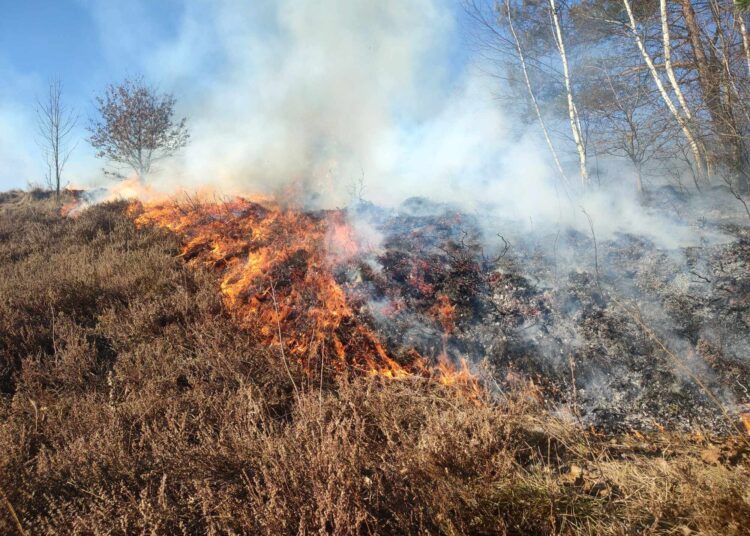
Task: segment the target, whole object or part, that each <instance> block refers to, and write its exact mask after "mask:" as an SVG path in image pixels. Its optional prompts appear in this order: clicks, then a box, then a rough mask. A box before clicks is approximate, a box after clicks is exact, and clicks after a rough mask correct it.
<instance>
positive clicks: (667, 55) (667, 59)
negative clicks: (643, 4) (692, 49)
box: [659, 0, 692, 119]
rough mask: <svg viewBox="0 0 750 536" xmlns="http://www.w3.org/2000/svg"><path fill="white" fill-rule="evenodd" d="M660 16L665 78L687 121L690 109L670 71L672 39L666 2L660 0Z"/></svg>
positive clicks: (665, 0) (672, 70) (690, 116)
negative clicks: (667, 79)
mask: <svg viewBox="0 0 750 536" xmlns="http://www.w3.org/2000/svg"><path fill="white" fill-rule="evenodd" d="M659 7H660V9H659V12H660V15H661V36H662V44H663V47H664V70H665V71H666V72H667V78H669V83H670V84H671V85H672V90H673V91H674V94H675V95H676V96H677V100H678V101H679V103H680V106H681V107H682V111H683V113H684V114H685V117H686V118H687V119H691V118H692V114H691V113H690V108H689V107H688V105H687V101H685V96H684V95H683V94H682V90H681V89H680V85H679V84H678V83H677V77H676V76H675V74H674V69H672V39H671V37H670V36H669V19H668V18H667V0H660V6H659Z"/></svg>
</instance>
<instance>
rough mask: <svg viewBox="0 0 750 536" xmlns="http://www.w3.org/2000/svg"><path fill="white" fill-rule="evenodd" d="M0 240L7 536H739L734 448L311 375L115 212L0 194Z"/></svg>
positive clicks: (742, 489) (506, 403) (204, 278)
mask: <svg viewBox="0 0 750 536" xmlns="http://www.w3.org/2000/svg"><path fill="white" fill-rule="evenodd" d="M0 237H2V241H1V242H0V388H1V390H2V397H1V398H0V490H2V492H3V494H4V495H3V497H0V499H2V500H0V533H2V534H13V533H15V532H18V533H21V532H22V531H23V532H25V533H28V534H42V533H52V534H139V533H151V534H204V533H205V534H232V533H233V534H238V533H251V534H306V533H333V534H371V533H378V534H404V533H413V534H419V533H421V534H632V533H653V534H693V533H701V534H747V533H748V528H747V520H748V519H750V495H749V494H748V491H747V490H748V489H750V485H749V484H750V470H749V469H748V452H747V448H746V447H745V446H744V443H742V442H740V441H737V440H735V439H733V438H724V439H722V440H718V439H708V438H706V437H703V436H695V437H693V436H690V437H687V436H684V435H667V434H662V435H658V436H653V437H645V436H639V437H635V436H618V437H601V436H598V435H596V434H593V433H589V432H586V431H584V430H581V429H579V428H578V427H577V426H576V425H574V424H571V423H569V422H564V421H561V420H559V419H557V418H554V417H552V416H550V415H548V414H546V413H545V412H544V411H543V410H542V409H541V408H540V406H539V405H538V403H537V402H535V401H534V399H533V397H528V396H525V393H524V392H522V391H521V392H518V393H506V394H505V395H504V396H502V397H498V398H493V399H490V398H489V397H488V398H483V399H482V400H481V403H477V401H476V400H474V399H470V398H467V397H461V396H455V390H454V389H452V388H451V387H449V386H444V385H441V384H440V383H436V382H432V381H429V379H426V378H422V377H419V376H414V377H410V378H406V379H404V380H402V381H391V380H389V379H387V378H385V377H383V376H360V375H347V374H340V375H338V376H335V378H334V379H333V380H332V381H330V382H326V383H325V384H324V385H323V386H322V387H321V385H320V384H318V382H317V381H315V379H314V378H311V376H310V375H309V374H307V373H305V372H304V371H303V370H301V369H300V368H299V367H296V366H295V364H294V363H292V367H291V368H290V369H289V370H287V369H286V367H285V363H284V362H283V360H282V358H281V355H280V353H279V351H278V349H277V348H276V347H275V346H273V345H271V346H269V344H268V337H267V335H266V334H264V333H263V331H262V330H263V328H264V326H262V325H257V324H253V322H252V321H249V320H248V318H245V322H244V323H243V325H242V327H239V326H238V324H237V321H236V318H235V317H234V316H233V315H232V314H230V312H229V311H228V310H227V307H226V303H225V301H224V300H222V298H221V294H220V292H219V288H218V284H217V282H216V280H215V276H214V275H213V274H212V273H209V272H208V271H206V270H205V268H201V267H198V266H196V267H189V266H187V265H186V264H185V262H184V261H183V259H182V258H180V257H178V253H179V252H180V247H179V244H178V243H177V242H176V239H175V237H173V236H172V235H170V234H169V233H168V232H167V231H165V230H160V229H158V228H153V227H141V228H137V227H136V226H135V225H134V223H133V221H132V219H131V217H130V215H129V214H128V213H127V207H126V205H125V204H123V203H110V204H104V205H100V206H96V207H93V208H91V209H88V210H85V211H83V212H82V213H81V214H80V216H78V217H77V218H75V219H70V218H62V217H60V216H59V211H58V208H57V206H56V205H55V204H54V203H53V202H51V201H50V200H47V199H44V198H42V199H33V198H30V197H28V196H25V195H23V194H3V196H2V198H0ZM293 382H294V384H293ZM294 385H297V386H298V387H299V389H298V390H295V388H294Z"/></svg>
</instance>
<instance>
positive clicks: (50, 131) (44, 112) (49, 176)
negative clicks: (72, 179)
mask: <svg viewBox="0 0 750 536" xmlns="http://www.w3.org/2000/svg"><path fill="white" fill-rule="evenodd" d="M36 115H37V141H38V143H39V147H40V148H41V149H42V153H43V155H44V159H45V162H46V164H47V173H46V176H45V180H46V185H47V187H48V188H49V189H54V190H55V193H56V195H57V197H58V198H59V197H60V188H61V185H62V180H63V170H64V168H65V164H66V163H67V161H68V158H69V157H70V153H71V152H72V151H73V149H74V148H75V146H73V147H71V146H70V144H69V141H70V140H69V138H70V133H71V131H72V130H73V128H75V126H76V123H77V122H78V117H77V116H76V115H75V113H74V112H73V111H72V110H71V109H69V108H67V107H66V106H64V105H63V102H62V84H61V83H60V81H57V80H55V81H53V82H50V84H49V93H48V95H47V96H46V98H45V99H40V100H38V101H37V109H36Z"/></svg>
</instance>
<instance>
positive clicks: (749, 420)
mask: <svg viewBox="0 0 750 536" xmlns="http://www.w3.org/2000/svg"><path fill="white" fill-rule="evenodd" d="M740 419H742V425H743V426H744V427H745V432H747V435H749V436H750V413H742V414H741V415H740Z"/></svg>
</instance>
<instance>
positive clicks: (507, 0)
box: [505, 0, 570, 188]
mask: <svg viewBox="0 0 750 536" xmlns="http://www.w3.org/2000/svg"><path fill="white" fill-rule="evenodd" d="M505 9H506V15H507V17H508V26H509V28H510V33H511V34H512V35H513V41H514V42H515V44H516V51H517V52H518V60H519V62H520V64H521V71H522V72H523V79H524V82H525V83H526V90H527V91H528V93H529V98H530V99H531V104H532V107H533V108H534V112H535V113H536V117H537V120H538V121H539V125H540V126H541V127H542V133H543V134H544V140H545V141H546V142H547V147H549V151H550V153H551V154H552V159H553V160H554V162H555V166H556V167H557V171H558V172H559V173H560V177H562V180H563V184H564V186H565V188H567V187H568V186H569V185H570V184H569V181H568V176H567V175H566V174H565V171H564V170H563V167H562V164H560V159H559V158H558V156H557V151H556V150H555V146H554V144H553V143H552V138H551V137H550V135H549V131H548V130H547V125H546V124H545V122H544V118H543V117H542V112H541V110H540V109H539V102H538V101H537V99H536V95H535V94H534V89H533V88H532V87H531V80H530V79H529V72H528V69H527V68H526V56H525V55H524V53H523V49H522V48H521V42H520V41H519V39H518V35H517V34H516V30H515V27H514V26H513V16H512V14H511V6H510V0H505Z"/></svg>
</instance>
